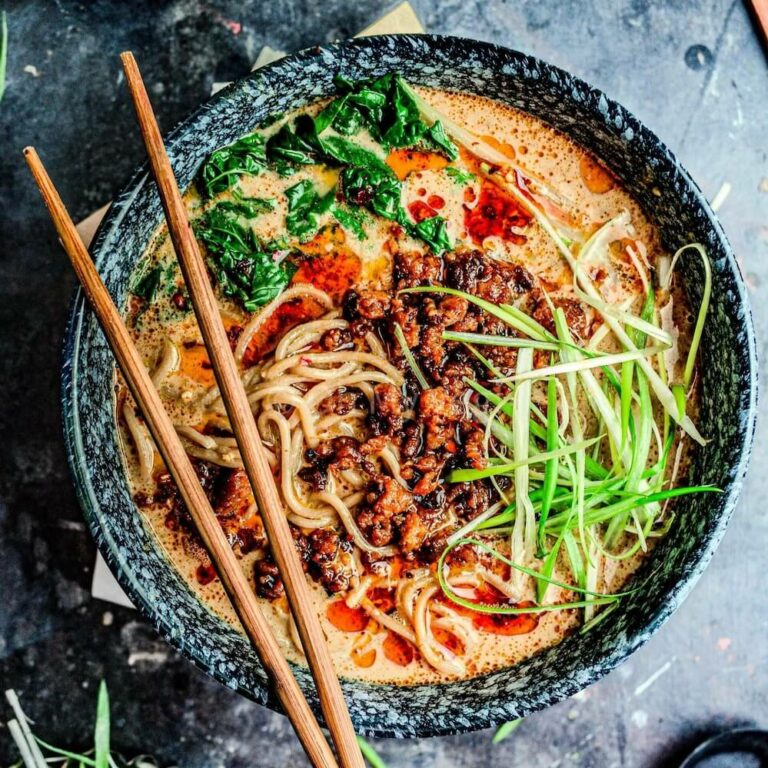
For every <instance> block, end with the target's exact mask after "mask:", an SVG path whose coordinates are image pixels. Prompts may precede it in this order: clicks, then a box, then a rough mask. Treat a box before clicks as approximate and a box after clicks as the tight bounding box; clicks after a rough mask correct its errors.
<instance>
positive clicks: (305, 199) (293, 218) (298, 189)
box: [285, 179, 336, 242]
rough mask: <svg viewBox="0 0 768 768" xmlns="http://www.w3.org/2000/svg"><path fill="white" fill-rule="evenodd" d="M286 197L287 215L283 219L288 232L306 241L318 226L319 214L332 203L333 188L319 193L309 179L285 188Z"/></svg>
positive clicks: (328, 208) (334, 195) (330, 207)
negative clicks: (322, 193) (324, 192)
mask: <svg viewBox="0 0 768 768" xmlns="http://www.w3.org/2000/svg"><path fill="white" fill-rule="evenodd" d="M285 195H286V197H287V198H288V216H287V217H286V219H285V225H286V229H287V230H288V232H289V234H291V235H293V236H294V237H298V238H299V240H300V241H302V242H306V241H307V240H309V239H311V238H312V236H313V235H314V234H315V233H316V232H317V230H318V229H319V228H320V216H322V215H323V214H324V213H328V212H329V211H330V210H331V209H332V207H333V204H334V198H335V197H336V192H335V190H333V189H332V190H331V191H330V192H328V193H327V194H325V195H322V196H321V195H319V194H318V193H317V190H316V189H315V187H314V185H313V184H312V182H311V181H309V179H305V180H304V181H300V182H299V183H298V184H294V185H293V186H292V187H289V188H288V189H286V190H285Z"/></svg>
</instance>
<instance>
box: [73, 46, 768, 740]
mask: <svg viewBox="0 0 768 768" xmlns="http://www.w3.org/2000/svg"><path fill="white" fill-rule="evenodd" d="M390 71H398V72H401V73H402V74H403V75H404V76H405V77H406V78H407V79H408V80H410V81H412V82H414V83H419V84H423V85H427V86H433V87H437V88H445V89H452V90H460V91H467V92H470V93H477V94H481V95H484V96H487V97H490V98H492V99H496V100H498V101H500V102H503V103H505V104H508V105H511V106H513V107H515V108H518V109H521V110H523V111H525V112H528V113H530V114H532V115H534V116H536V117H538V118H541V119H542V120H544V121H545V122H546V123H548V124H550V125H551V126H553V127H555V128H557V129H558V130H560V131H562V132H564V133H565V134H567V135H568V136H570V137H572V138H573V139H574V141H576V142H577V143H579V144H581V145H582V146H584V147H586V148H588V149H590V150H592V151H593V152H594V153H595V154H596V155H597V156H598V157H600V158H601V159H602V160H603V162H604V163H605V164H606V165H607V166H608V167H609V168H610V169H611V170H612V171H613V172H614V173H615V174H616V176H617V177H618V178H619V179H620V180H621V181H622V183H623V184H624V185H625V187H626V188H627V189H628V190H629V191H630V193H631V194H632V195H634V197H635V198H636V199H637V200H638V202H639V203H640V205H641V206H642V207H643V209H644V210H645V211H646V213H647V214H648V215H649V216H650V218H651V219H652V221H653V222H654V223H655V224H656V225H657V226H658V228H659V231H660V233H661V237H662V241H663V243H664V245H665V247H666V248H667V249H668V250H670V251H673V250H675V249H677V248H678V247H680V246H681V245H683V244H685V243H688V242H694V241H695V242H700V243H702V244H703V245H704V246H705V247H706V249H707V252H708V253H709V256H710V259H711V262H712V268H713V279H714V289H713V295H712V304H711V308H710V312H709V317H708V320H707V323H706V327H705V331H704V338H703V342H702V345H701V367H700V370H701V400H700V413H699V417H698V424H699V427H700V430H701V432H702V433H703V434H704V435H706V436H707V437H708V438H709V439H710V442H709V443H708V445H707V446H706V447H705V448H703V449H700V450H698V451H697V453H696V457H695V460H694V463H693V466H692V469H691V481H692V482H696V483H713V484H714V485H717V486H718V487H719V488H721V489H722V491H723V492H722V493H720V494H703V495H700V496H695V497H686V498H684V499H681V500H680V501H679V502H678V503H677V504H676V513H677V519H676V520H675V523H674V525H673V526H672V529H671V531H670V533H669V535H668V536H667V537H666V538H665V539H664V540H663V541H662V542H661V543H660V544H659V545H658V546H657V547H656V549H655V550H654V552H653V554H652V556H651V557H650V558H649V559H648V561H647V562H646V563H645V565H644V566H643V568H642V569H641V571H640V572H639V573H638V574H637V576H636V578H635V580H634V584H642V585H643V586H642V588H641V589H640V590H639V591H637V592H635V593H633V594H632V595H630V596H629V597H627V598H625V599H624V600H623V601H622V603H621V605H620V607H619V608H618V610H616V611H614V613H613V614H612V615H611V617H610V619H609V620H606V621H604V622H602V623H600V624H598V625H597V626H596V627H595V628H594V629H593V630H592V631H590V632H589V633H588V634H587V635H579V634H575V635H572V636H570V637H568V638H566V639H565V640H564V641H563V642H562V643H561V644H559V645H558V646H556V647H553V648H550V649H548V650H545V651H543V652H541V653H539V654H538V655H536V656H534V657H533V658H531V659H528V660H527V661H524V662H522V663H520V664H518V665H516V666H514V667H512V668H508V669H502V670H499V671H496V672H493V673H490V674H486V675H483V676H480V677H476V678H473V679H470V680H463V681H458V682H449V683H444V684H431V685H418V686H415V687H408V688H404V687H398V686H393V685H373V684H369V683H361V682H357V681H353V680H343V681H342V686H343V689H344V693H345V695H346V697H347V700H348V702H349V706H350V710H351V713H352V719H353V721H354V724H355V727H356V729H357V730H358V732H360V733H364V734H368V735H373V736H399V737H413V736H431V735H439V734H448V733H457V732H462V731H469V730H474V729H478V728H486V727H489V726H492V725H494V724H497V723H500V722H502V721H506V720H511V719H513V718H517V717H522V716H525V715H528V714H530V713H531V712H534V711H535V710H538V709H541V708H543V707H546V706H548V705H550V704H554V703H555V702H558V701H561V700H562V699H564V698H566V697H568V696H571V695H572V694H574V693H576V692H577V691H579V690H581V689H582V688H584V687H585V686H587V685H589V684H591V683H593V682H595V681H596V680H598V679H599V678H601V677H602V676H603V675H605V674H606V673H607V672H609V671H610V670H611V669H613V668H614V667H615V666H616V665H617V664H618V663H619V662H621V661H622V660H623V659H625V658H626V657H627V656H629V655H630V654H631V653H632V652H633V651H635V650H636V649H637V648H638V647H639V646H640V645H642V644H643V643H644V642H645V641H646V640H647V639H648V638H649V637H650V636H651V635H652V634H653V633H654V632H655V631H656V630H657V629H658V628H659V627H660V626H661V625H662V624H663V623H664V622H665V621H666V619H667V618H668V617H669V616H670V615H671V614H672V613H673V612H674V611H675V609H676V608H677V607H678V606H679V605H680V603H681V602H682V600H683V599H684V598H685V597H686V595H687V594H688V592H689V591H690V590H691V588H692V587H693V585H694V584H695V582H696V580H697V579H698V578H699V576H700V574H701V573H702V571H703V569H704V568H705V566H706V565H707V563H708V562H709V560H710V558H711V556H712V553H713V552H714V550H715V548H716V546H717V544H718V543H719V541H720V539H721V538H722V536H723V533H724V531H725V528H726V525H727V523H728V520H729V518H730V516H731V513H732V511H733V508H734V505H735V504H736V501H737V498H738V495H739V491H740V489H741V486H742V482H743V479H744V474H745V472H746V469H747V464H748V461H749V456H750V450H751V445H752V438H753V434H754V429H755V416H756V400H757V361H756V351H755V348H756V345H755V336H754V330H753V325H752V319H751V315H750V311H749V304H748V298H747V291H746V287H745V284H744V281H743V280H742V278H741V276H740V274H739V270H738V267H737V265H736V261H735V259H734V256H733V253H732V252H731V248H730V246H729V244H728V241H727V239H726V237H725V234H724V233H723V230H722V228H721V226H720V224H719V222H718V221H717V219H716V218H715V216H714V214H713V213H712V210H711V209H710V207H709V205H708V203H707V201H706V200H705V198H704V196H703V195H702V193H701V191H700V190H699V188H698V187H697V186H696V184H695V183H694V182H693V181H692V180H691V178H690V177H689V175H688V174H687V173H686V171H685V170H684V169H683V168H682V167H681V166H680V164H679V162H678V161H677V160H676V159H675V157H674V155H673V154H672V153H671V152H670V151H669V150H668V149H667V148H666V147H665V146H664V145H663V144H662V142H661V141H660V140H659V139H658V138H657V137H656V136H655V135H654V134H653V133H651V132H650V131H649V130H648V129H647V128H645V127H644V126H643V125H642V124H641V123H640V122H639V121H638V120H637V119H636V118H635V117H633V116H632V115H631V114H629V113H628V112H627V111H626V110H625V109H624V108H622V107H621V106H620V105H619V104H616V103H615V102H613V101H611V100H610V99H609V98H608V97H606V96H605V95H604V94H602V93H601V92H599V91H597V90H595V89H594V88H591V87H590V86H589V85H587V84H586V83H584V82H583V81H581V80H579V79H577V78H575V77H573V76H572V75H569V74H568V73H566V72H564V71H562V70H560V69H557V68H556V67H553V66H550V65H548V64H545V63H543V62H541V61H539V60H537V59H535V58H532V57H530V56H526V55H524V54H522V53H519V52H516V51H512V50H509V49H507V48H502V47H499V46H495V45H490V44H486V43H479V42H476V41H472V40H464V39H459V38H450V37H440V36H433V35H424V36H405V35H403V36H398V35H395V36H384V37H373V38H366V39H361V40H354V41H349V42H343V43H339V44H335V45H327V46H322V47H318V48H312V49H309V50H305V51H302V52H300V53H297V54H295V55H293V56H290V57H288V58H286V59H283V60H282V61H279V62H277V63H275V64H272V65H270V66H268V67H266V68H264V69H261V70H258V71H256V72H254V73H252V74H250V75H249V76H248V77H246V78H244V79H242V80H239V81H237V82H236V83H234V84H232V85H231V86H229V87H228V88H226V89H225V90H224V91H222V92H220V93H219V94H217V95H216V96H215V97H214V98H213V99H211V101H209V102H208V103H206V104H205V105H203V106H202V107H201V108H200V109H198V110H197V111H196V112H195V113H194V114H193V115H192V116H191V117H190V118H189V119H187V120H186V121H185V122H183V123H182V124H181V125H179V126H178V127H177V128H176V129H175V130H174V131H172V132H171V133H170V134H169V135H168V137H167V147H168V153H169V155H170V158H171V162H172V164H173V167H174V170H175V172H176V175H177V177H178V180H179V183H180V185H181V186H182V187H186V186H187V185H188V184H189V183H190V182H191V181H192V180H193V178H194V176H195V173H196V172H197V171H198V169H199V167H200V165H201V163H202V162H203V160H204V158H205V157H206V156H207V155H208V154H209V153H210V152H211V151H213V150H214V149H216V148H218V147H220V146H222V145H224V144H227V143H229V142H231V141H233V140H235V139H236V138H238V137H239V136H241V135H243V134H245V133H248V132H249V131H251V130H253V129H254V128H256V127H257V126H258V125H259V123H260V122H261V121H262V120H263V119H264V118H265V117H266V116H267V115H270V114H272V113H276V112H286V111H289V110H292V109H295V108H298V107H301V106H302V105H305V104H307V103H309V102H312V101H314V100H316V99H319V98H321V97H324V96H328V95H330V94H331V93H332V92H333V82H332V79H333V76H334V75H335V74H337V73H342V74H344V75H346V76H348V77H351V78H361V77H369V76H372V75H380V74H383V73H386V72H390ZM131 128H132V127H131V126H126V130H128V131H130V129H131ZM130 135H133V136H134V137H135V138H133V139H128V140H134V141H136V142H138V141H140V139H139V134H138V131H135V133H134V134H130ZM161 220H162V209H161V206H160V201H159V198H158V196H157V193H156V191H155V187H154V184H153V182H152V181H151V179H150V178H149V177H148V175H147V169H146V167H144V168H142V169H141V170H139V171H138V172H137V174H136V175H135V176H134V177H133V179H132V180H131V181H130V183H129V184H128V185H127V187H126V188H125V190H124V191H123V192H122V193H121V194H120V195H119V196H118V198H117V199H116V200H115V202H114V203H113V205H112V207H111V209H110V211H109V213H108V214H107V216H106V218H105V220H104V222H103V223H102V225H101V227H100V229H99V232H98V234H97V236H96V239H95V242H94V244H93V247H92V253H93V257H94V259H95V261H96V265H97V267H98V269H99V272H100V273H101V275H102V277H103V278H104V280H105V282H106V284H107V286H108V288H109V290H110V292H111V293H112V295H113V297H114V298H115V299H116V301H117V303H118V305H120V306H123V305H124V304H125V301H126V296H127V286H128V278H129V275H130V273H131V271H132V269H133V267H134V265H135V264H136V262H137V260H138V258H139V257H140V256H141V254H142V252H143V251H144V249H145V247H146V245H147V244H148V242H149V240H150V237H151V235H152V233H153V232H154V231H155V230H156V228H157V227H158V225H159V224H160V222H161ZM681 269H682V271H683V273H684V277H685V285H686V290H687V291H688V294H689V297H690V300H691V302H692V303H693V305H694V306H697V304H698V301H699V298H700V296H701V288H702V269H701V266H700V264H699V263H698V262H697V260H696V259H695V258H691V259H685V260H683V262H682V265H681ZM62 378H63V384H62V403H63V415H64V428H65V437H66V444H67V452H68V456H69V462H70V466H71V470H72V474H73V477H74V481H75V486H76V488H77V492H78V495H79V499H80V502H81V504H82V507H83V511H84V514H85V518H86V520H87V522H88V525H89V526H90V529H91V531H92V533H93V536H94V538H95V540H96V542H97V544H98V547H99V549H100V551H101V553H102V554H103V555H104V557H105V558H106V560H107V562H108V563H109V566H110V568H111V569H112V571H113V572H114V573H115V575H116V576H117V578H118V581H119V582H120V584H121V585H122V586H123V588H124V589H125V591H126V592H127V594H128V595H129V596H130V598H131V599H132V600H133V602H134V603H135V604H136V606H137V607H138V609H139V610H140V611H141V612H142V614H144V615H145V616H146V617H147V618H148V619H149V620H150V621H151V622H152V623H153V624H154V626H155V627H156V628H157V630H158V632H159V633H160V634H161V635H162V636H163V637H164V638H165V639H166V640H167V641H168V642H169V643H170V644H171V645H173V646H174V647H175V648H177V649H178V650H179V651H180V652H181V653H183V654H184V655H185V656H187V657H189V658H190V659H192V660H193V661H194V662H195V663H196V664H197V665H198V666H199V667H200V668H202V669H204V670H205V671H206V672H208V673H209V674H210V675H212V676H213V677H215V678H216V679H217V680H219V681H221V682H222V683H224V684H225V685H227V686H229V687H231V688H232V689H234V690H237V691H240V692H241V693H243V694H245V695H246V696H249V697H251V698H253V699H255V700H256V701H258V702H261V703H263V704H266V705H267V706H270V707H276V706H277V705H276V700H275V697H274V695H273V692H272V691H271V690H270V687H269V684H268V681H267V679H266V676H265V674H264V671H263V669H262V668H261V666H260V664H259V661H258V659H257V657H256V655H255V654H254V652H253V651H252V650H251V648H250V646H249V644H248V642H247V640H246V639H245V637H244V636H243V635H242V634H240V633H239V632H238V631H237V630H235V629H234V628H233V627H231V626H229V625H228V624H226V623H225V622H223V621H222V620H220V619H219V618H218V617H217V616H215V615H214V614H213V613H212V612H211V611H210V610H209V609H208V608H206V607H205V606H204V605H203V604H202V603H200V602H199V601H198V600H197V599H196V598H195V597H194V595H193V593H192V592H191V590H190V589H189V588H188V587H187V585H186V584H185V583H184V581H183V580H182V579H181V578H180V577H179V575H178V574H177V573H176V571H175V570H174V569H173V567H172V566H171V565H170V564H169V562H168V561H167V560H166V558H165V557H164V555H163V553H162V552H161V551H160V549H159V547H158V546H157V544H156V543H155V540H154V538H153V536H152V533H151V531H149V530H148V529H147V527H146V526H145V524H144V522H143V520H142V516H141V515H140V514H139V512H138V511H137V509H136V507H135V505H134V503H133V501H132V499H131V494H130V491H129V488H128V485H127V482H126V478H125V476H124V472H123V465H122V463H121V459H120V453H119V448H118V444H117V439H116V433H115V420H114V414H113V394H114V383H115V380H114V362H113V358H112V356H111V353H110V350H109V348H108V346H107V344H106V341H105V339H104V337H103V335H102V333H101V331H100V329H99V327H98V324H97V322H96V320H95V318H94V315H93V313H92V312H91V311H90V309H89V308H88V307H87V306H86V305H85V302H84V300H83V296H82V294H81V293H80V292H78V293H77V295H76V296H75V299H74V302H73V306H72V311H71V315H70V320H69V325H68V328H67V331H66V341H65V348H64V366H63V374H62ZM296 675H297V678H298V680H299V683H300V685H301V686H302V688H303V689H304V690H305V691H306V692H307V695H308V697H309V700H310V702H311V703H312V706H313V707H314V708H315V710H316V711H317V710H318V706H317V697H316V695H315V692H314V689H313V685H312V680H311V677H310V675H309V673H308V672H307V670H306V669H305V668H303V667H298V668H296Z"/></svg>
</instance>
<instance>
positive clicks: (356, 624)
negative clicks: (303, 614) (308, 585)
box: [325, 600, 368, 632]
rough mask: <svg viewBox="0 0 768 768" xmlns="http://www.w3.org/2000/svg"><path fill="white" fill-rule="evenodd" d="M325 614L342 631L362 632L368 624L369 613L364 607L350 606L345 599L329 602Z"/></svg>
mask: <svg viewBox="0 0 768 768" xmlns="http://www.w3.org/2000/svg"><path fill="white" fill-rule="evenodd" d="M325 615H326V616H327V617H328V621H330V622H331V624H333V626H334V627H336V629H340V630H341V631H342V632H362V631H363V630H364V629H365V628H366V627H367V626H368V614H367V613H366V612H365V611H364V610H363V609H362V608H350V607H349V606H348V605H347V604H346V603H345V602H344V601H343V600H334V601H332V602H330V603H328V607H327V608H326V609H325Z"/></svg>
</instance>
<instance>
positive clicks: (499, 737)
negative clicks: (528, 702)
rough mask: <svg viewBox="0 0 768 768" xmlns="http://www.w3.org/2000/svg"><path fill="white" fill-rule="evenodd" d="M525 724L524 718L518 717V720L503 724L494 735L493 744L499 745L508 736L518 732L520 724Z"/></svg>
mask: <svg viewBox="0 0 768 768" xmlns="http://www.w3.org/2000/svg"><path fill="white" fill-rule="evenodd" d="M522 722H523V718H522V717H518V718H517V720H510V721H508V722H506V723H502V724H501V725H500V726H499V727H498V728H497V729H496V733H494V734H493V739H492V740H491V743H492V744H498V743H499V742H501V741H504V739H506V738H507V737H508V736H511V735H512V733H513V732H514V731H516V730H517V729H518V728H519V727H520V724H521V723H522Z"/></svg>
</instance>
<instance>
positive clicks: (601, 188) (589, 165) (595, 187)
mask: <svg viewBox="0 0 768 768" xmlns="http://www.w3.org/2000/svg"><path fill="white" fill-rule="evenodd" d="M579 171H580V172H581V178H582V180H583V181H584V186H585V187H586V188H587V189H588V190H589V191H590V192H594V193H595V194H596V195H602V194H605V193H606V192H608V191H609V190H611V189H613V188H614V186H615V183H614V181H613V176H611V174H610V173H609V172H608V171H607V170H606V169H605V168H603V166H602V165H600V163H598V162H597V160H595V159H594V158H592V157H591V156H590V155H583V156H582V158H581V160H579Z"/></svg>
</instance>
